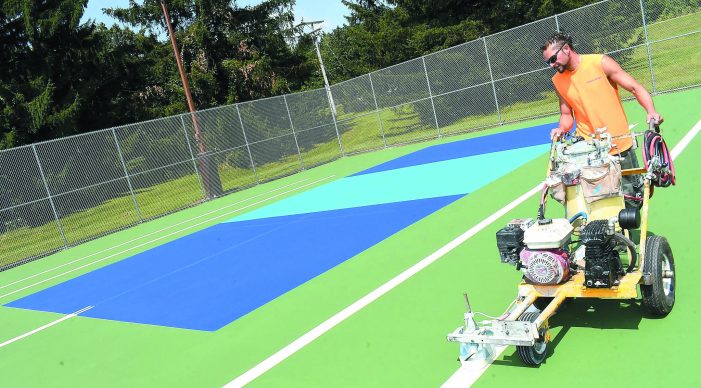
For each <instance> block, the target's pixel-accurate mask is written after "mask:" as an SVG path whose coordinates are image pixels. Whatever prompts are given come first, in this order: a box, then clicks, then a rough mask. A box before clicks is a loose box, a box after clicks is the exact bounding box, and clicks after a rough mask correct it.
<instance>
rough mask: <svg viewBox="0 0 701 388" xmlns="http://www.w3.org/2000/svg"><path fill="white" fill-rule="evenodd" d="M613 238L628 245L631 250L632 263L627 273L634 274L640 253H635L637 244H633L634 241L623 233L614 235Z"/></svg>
mask: <svg viewBox="0 0 701 388" xmlns="http://www.w3.org/2000/svg"><path fill="white" fill-rule="evenodd" d="M613 237H615V238H616V239H617V240H618V241H620V242H622V243H624V244H626V245H627V246H628V247H629V248H630V263H628V270H627V272H633V269H634V268H635V265H636V264H637V263H638V252H636V251H635V248H636V246H635V243H634V242H633V240H631V239H629V238H628V237H626V236H624V235H623V234H621V233H614V234H613Z"/></svg>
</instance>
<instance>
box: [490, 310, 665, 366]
mask: <svg viewBox="0 0 701 388" xmlns="http://www.w3.org/2000/svg"><path fill="white" fill-rule="evenodd" d="M643 318H652V317H651V316H649V314H647V312H646V310H645V308H644V307H643V306H642V304H641V303H640V301H639V300H632V299H628V300H618V299H592V298H580V299H569V300H567V301H566V302H565V303H564V304H563V305H562V306H561V307H560V309H559V310H558V312H557V314H555V315H554V316H553V317H552V318H550V322H549V323H550V328H551V330H552V331H553V332H557V334H555V335H554V336H553V337H552V339H551V341H550V343H549V344H548V356H547V358H546V359H545V361H544V362H543V365H546V364H547V363H548V358H550V357H552V356H553V355H554V354H555V353H556V352H557V345H558V344H559V343H560V341H562V340H563V339H564V338H565V337H566V335H567V333H568V332H569V330H570V329H571V328H573V327H587V328H595V329H619V330H621V329H622V330H637V329H638V325H639V324H640V321H641V320H642V319H643ZM507 352H511V353H510V354H505V355H504V357H503V359H502V360H495V361H494V364H495V365H507V366H515V367H525V368H532V367H531V366H527V365H525V364H524V363H523V362H522V361H521V358H520V357H519V356H518V353H517V351H516V348H515V347H513V348H511V349H509V350H507ZM536 368H537V367H536Z"/></svg>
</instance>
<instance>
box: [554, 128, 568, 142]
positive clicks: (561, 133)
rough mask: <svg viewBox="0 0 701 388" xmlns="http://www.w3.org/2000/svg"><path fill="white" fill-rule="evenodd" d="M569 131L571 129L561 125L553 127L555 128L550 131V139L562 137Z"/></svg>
mask: <svg viewBox="0 0 701 388" xmlns="http://www.w3.org/2000/svg"><path fill="white" fill-rule="evenodd" d="M567 132H569V131H568V130H566V129H563V128H560V127H557V128H553V130H552V131H550V140H555V139H562V138H563V137H564V136H565V134H566V133H567Z"/></svg>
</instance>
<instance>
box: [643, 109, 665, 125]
mask: <svg viewBox="0 0 701 388" xmlns="http://www.w3.org/2000/svg"><path fill="white" fill-rule="evenodd" d="M653 120H654V121H653ZM663 121H664V118H662V116H660V114H659V113H657V112H652V113H648V114H647V118H646V119H645V122H646V123H648V124H650V123H654V124H655V125H660V124H662V122H663Z"/></svg>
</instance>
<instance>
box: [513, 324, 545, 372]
mask: <svg viewBox="0 0 701 388" xmlns="http://www.w3.org/2000/svg"><path fill="white" fill-rule="evenodd" d="M539 315H540V313H537V312H530V311H529V312H526V313H523V314H522V315H521V316H520V317H519V318H518V320H519V321H526V322H535V320H536V319H537V318H538V316H539ZM545 332H546V329H544V328H543V329H541V332H540V333H539V334H540V339H541V341H542V342H537V343H536V344H535V345H533V346H517V347H516V351H517V352H518V356H519V357H520V358H521V361H523V363H524V364H526V365H528V366H538V365H540V364H541V363H543V361H545V357H546V356H547V353H548V343H547V342H545Z"/></svg>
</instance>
